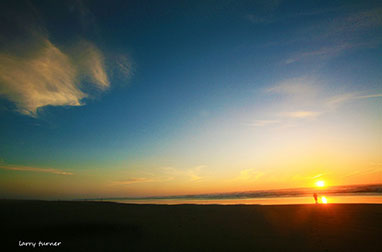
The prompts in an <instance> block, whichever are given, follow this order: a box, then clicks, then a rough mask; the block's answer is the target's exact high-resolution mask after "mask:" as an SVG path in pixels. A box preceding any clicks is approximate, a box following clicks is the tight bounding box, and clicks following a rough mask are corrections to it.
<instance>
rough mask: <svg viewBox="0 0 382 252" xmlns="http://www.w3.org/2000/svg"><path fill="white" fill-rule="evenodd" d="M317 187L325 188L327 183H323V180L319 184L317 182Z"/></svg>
mask: <svg viewBox="0 0 382 252" xmlns="http://www.w3.org/2000/svg"><path fill="white" fill-rule="evenodd" d="M316 186H318V187H324V186H325V181H323V180H320V181H317V182H316Z"/></svg>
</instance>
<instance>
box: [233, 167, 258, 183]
mask: <svg viewBox="0 0 382 252" xmlns="http://www.w3.org/2000/svg"><path fill="white" fill-rule="evenodd" d="M264 174H265V173H264V172H262V171H257V170H256V169H254V168H250V169H244V170H241V171H240V173H239V175H238V176H237V177H236V178H235V180H251V181H256V180H258V179H259V178H261V177H262V176H264Z"/></svg>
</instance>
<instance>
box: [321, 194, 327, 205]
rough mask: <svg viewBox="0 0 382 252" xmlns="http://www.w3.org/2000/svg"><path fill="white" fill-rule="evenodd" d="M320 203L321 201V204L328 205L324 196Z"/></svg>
mask: <svg viewBox="0 0 382 252" xmlns="http://www.w3.org/2000/svg"><path fill="white" fill-rule="evenodd" d="M321 201H322V203H323V204H327V203H328V200H327V199H326V197H325V196H322V197H321Z"/></svg>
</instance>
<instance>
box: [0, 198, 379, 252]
mask: <svg viewBox="0 0 382 252" xmlns="http://www.w3.org/2000/svg"><path fill="white" fill-rule="evenodd" d="M0 221H1V229H2V230H1V231H2V234H3V235H2V236H1V247H3V248H4V247H8V248H9V249H6V250H3V249H1V250H2V251H13V250H17V249H19V250H20V251H21V250H23V251H25V250H28V249H30V250H33V251H36V250H38V249H39V248H40V249H41V248H44V250H52V251H53V250H54V251H381V249H382V238H381V237H382V236H381V234H382V204H327V205H314V204H312V205H269V206H260V205H234V206H230V205H226V206H223V205H173V206H166V205H129V204H118V203H108V202H53V201H13V200H1V201H0ZM39 241H42V242H60V244H59V245H58V246H54V245H53V243H52V244H48V245H46V246H44V247H42V246H40V247H39V244H38V242H39ZM23 242H24V243H23ZM25 242H30V243H25ZM33 242H36V247H35V248H34V249H33V247H32V243H33ZM57 244H58V243H56V245H57ZM20 245H23V246H20ZM27 245H28V246H27Z"/></svg>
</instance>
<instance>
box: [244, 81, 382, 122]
mask: <svg viewBox="0 0 382 252" xmlns="http://www.w3.org/2000/svg"><path fill="white" fill-rule="evenodd" d="M325 86H326V85H325V84H321V85H320V84H319V81H318V80H317V79H315V78H313V77H309V76H302V77H297V78H290V79H286V80H283V81H280V82H278V83H276V84H275V85H273V86H272V87H270V88H267V89H265V93H266V94H268V95H277V96H278V97H279V98H280V99H281V100H282V101H283V104H282V105H280V108H279V111H275V112H274V113H273V114H270V115H267V116H266V118H267V119H258V120H254V121H253V122H252V123H247V124H246V125H249V126H255V127H265V126H272V125H281V124H284V125H285V123H291V121H292V120H298V119H299V120H301V119H314V118H318V117H320V116H322V115H325V114H327V113H330V112H334V111H335V109H336V108H338V107H340V106H343V105H344V104H345V103H348V102H352V101H356V100H363V99H375V98H381V97H382V93H378V92H376V93H367V92H347V93H342V94H338V95H331V94H330V93H329V92H328V90H327V88H325ZM286 107H290V108H286Z"/></svg>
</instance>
